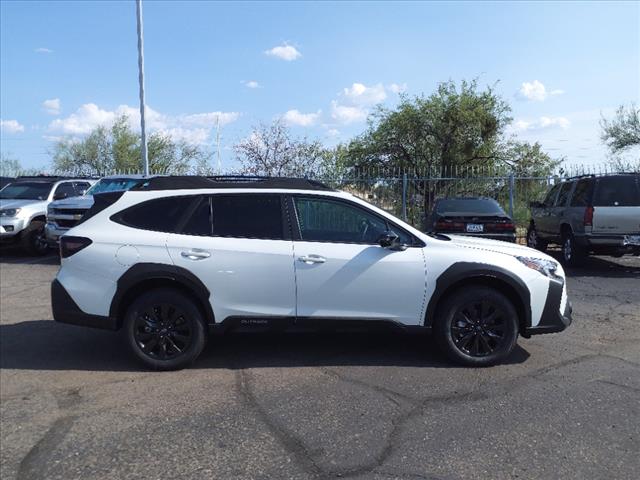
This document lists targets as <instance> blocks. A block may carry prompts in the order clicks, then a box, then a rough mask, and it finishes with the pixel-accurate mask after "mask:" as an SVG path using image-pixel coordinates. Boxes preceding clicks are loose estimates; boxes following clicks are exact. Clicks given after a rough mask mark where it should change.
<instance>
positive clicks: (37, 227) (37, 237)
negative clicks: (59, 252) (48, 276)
mask: <svg viewBox="0 0 640 480" xmlns="http://www.w3.org/2000/svg"><path fill="white" fill-rule="evenodd" d="M20 243H21V246H22V249H23V250H24V251H25V252H26V253H27V254H29V255H32V256H42V255H44V254H45V253H47V251H48V250H49V245H48V244H47V239H46V237H45V233H44V222H40V221H37V220H36V221H33V222H31V224H29V226H28V227H27V228H26V229H25V230H24V232H22V238H21V241H20Z"/></svg>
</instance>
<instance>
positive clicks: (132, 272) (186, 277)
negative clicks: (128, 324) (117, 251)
mask: <svg viewBox="0 0 640 480" xmlns="http://www.w3.org/2000/svg"><path fill="white" fill-rule="evenodd" d="M156 287H157V288H161V287H174V288H178V289H180V290H184V291H186V292H187V293H188V294H190V295H192V296H194V297H195V298H196V299H197V300H198V307H199V308H200V309H201V310H202V314H203V316H204V318H205V321H206V323H207V324H208V325H211V324H213V323H214V314H213V309H212V308H211V303H210V301H209V298H210V296H211V292H210V291H209V289H208V288H207V287H206V286H205V285H204V283H202V281H201V280H200V279H199V278H198V277H197V276H195V275H194V274H193V273H191V272H190V271H189V270H187V269H185V268H182V267H178V266H175V265H168V264H162V263H138V264H136V265H133V266H131V267H130V268H129V269H128V270H127V271H126V272H125V273H123V274H122V276H121V277H120V278H119V279H118V283H117V288H116V293H115V295H114V296H113V299H112V300H111V306H110V308H109V316H110V317H113V318H117V319H118V325H119V326H120V325H121V323H122V318H123V315H124V309H125V308H127V306H128V305H129V304H130V303H131V301H132V300H133V298H135V296H137V294H139V293H141V291H146V290H147V289H149V288H156ZM140 289H142V290H140ZM132 297H133V298H132Z"/></svg>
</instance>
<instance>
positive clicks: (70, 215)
mask: <svg viewBox="0 0 640 480" xmlns="http://www.w3.org/2000/svg"><path fill="white" fill-rule="evenodd" d="M147 178H149V177H145V176H144V175H113V176H108V177H103V178H101V179H100V180H99V181H98V183H96V184H95V185H93V186H92V187H91V188H90V189H89V190H87V192H86V193H85V194H84V195H82V196H80V197H72V198H65V199H62V200H56V201H55V202H51V203H50V204H49V208H48V209H47V224H46V227H45V236H46V240H47V243H48V244H49V245H51V246H57V245H58V241H59V239H60V237H61V236H62V235H64V234H65V233H67V232H68V231H69V229H70V228H73V227H75V226H76V225H77V224H78V222H79V221H80V219H81V218H82V216H83V215H84V214H85V213H86V212H87V210H89V209H90V208H91V206H92V205H93V195H94V194H96V193H105V192H120V191H125V190H129V189H130V188H132V187H135V186H136V185H139V184H140V183H141V182H143V181H145V179H147Z"/></svg>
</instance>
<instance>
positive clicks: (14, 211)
mask: <svg viewBox="0 0 640 480" xmlns="http://www.w3.org/2000/svg"><path fill="white" fill-rule="evenodd" d="M19 213H20V209H19V208H5V209H4V210H0V217H15V216H16V215H18V214H19Z"/></svg>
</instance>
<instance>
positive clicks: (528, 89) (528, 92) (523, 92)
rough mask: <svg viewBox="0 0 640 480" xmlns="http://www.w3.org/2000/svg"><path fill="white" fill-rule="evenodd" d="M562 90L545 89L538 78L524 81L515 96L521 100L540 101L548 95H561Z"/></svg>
mask: <svg viewBox="0 0 640 480" xmlns="http://www.w3.org/2000/svg"><path fill="white" fill-rule="evenodd" d="M563 93H564V90H551V91H549V90H547V87H545V86H544V84H543V83H542V82H540V81H538V80H534V81H533V82H524V83H523V84H522V85H521V86H520V90H518V94H517V97H518V98H520V99H521V100H530V101H534V102H542V101H543V100H545V99H546V98H547V97H549V96H554V95H562V94H563Z"/></svg>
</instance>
